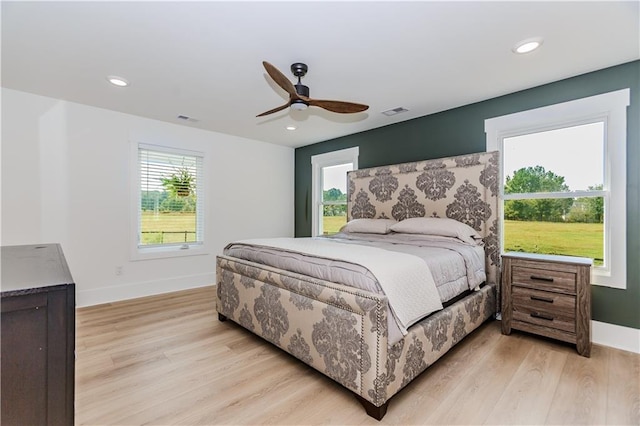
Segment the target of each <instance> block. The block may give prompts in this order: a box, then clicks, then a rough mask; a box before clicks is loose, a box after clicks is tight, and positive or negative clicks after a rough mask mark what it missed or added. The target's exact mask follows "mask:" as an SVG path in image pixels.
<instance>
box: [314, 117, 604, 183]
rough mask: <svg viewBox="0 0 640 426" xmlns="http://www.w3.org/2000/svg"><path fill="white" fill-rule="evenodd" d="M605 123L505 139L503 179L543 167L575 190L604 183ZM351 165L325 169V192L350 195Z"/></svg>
mask: <svg viewBox="0 0 640 426" xmlns="http://www.w3.org/2000/svg"><path fill="white" fill-rule="evenodd" d="M603 135H604V123H602V122H598V123H591V124H585V125H580V126H575V127H568V128H563V129H558V130H551V131H548V132H540V133H534V134H529V135H524V136H516V137H511V138H505V140H504V177H505V179H506V177H507V176H513V174H514V172H515V171H516V170H519V169H521V168H523V167H534V166H542V167H544V168H545V170H546V171H551V172H553V173H555V174H556V175H558V176H563V177H564V178H565V183H566V184H567V185H568V186H569V189H570V190H572V191H579V190H586V189H587V188H588V187H589V186H595V185H597V184H602V182H603V176H604V146H603V138H604V136H603ZM351 167H352V165H351V164H347V165H340V166H333V167H325V168H324V189H325V190H327V189H331V188H338V189H339V190H340V191H342V192H343V193H346V192H347V171H348V170H351Z"/></svg>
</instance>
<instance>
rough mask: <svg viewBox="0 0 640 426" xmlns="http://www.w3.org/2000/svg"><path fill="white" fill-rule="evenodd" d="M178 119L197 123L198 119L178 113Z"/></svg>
mask: <svg viewBox="0 0 640 426" xmlns="http://www.w3.org/2000/svg"><path fill="white" fill-rule="evenodd" d="M178 120H182V121H188V122H190V123H197V122H198V121H200V120H198V119H197V118H191V117H189V116H186V115H179V116H178Z"/></svg>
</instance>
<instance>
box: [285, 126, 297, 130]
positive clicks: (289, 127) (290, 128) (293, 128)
mask: <svg viewBox="0 0 640 426" xmlns="http://www.w3.org/2000/svg"><path fill="white" fill-rule="evenodd" d="M285 129H287V130H295V129H296V126H287V127H285Z"/></svg>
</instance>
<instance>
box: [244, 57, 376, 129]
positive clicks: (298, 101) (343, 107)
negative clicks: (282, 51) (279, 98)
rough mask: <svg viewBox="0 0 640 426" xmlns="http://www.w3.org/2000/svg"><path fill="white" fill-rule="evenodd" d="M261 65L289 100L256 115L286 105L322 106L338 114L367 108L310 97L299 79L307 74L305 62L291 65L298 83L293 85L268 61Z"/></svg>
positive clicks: (300, 107)
mask: <svg viewBox="0 0 640 426" xmlns="http://www.w3.org/2000/svg"><path fill="white" fill-rule="evenodd" d="M262 65H263V66H264V69H265V70H267V74H269V76H270V77H271V78H272V79H273V81H275V82H276V84H277V85H278V86H280V87H282V88H283V89H284V90H285V91H286V92H287V93H288V94H289V102H287V103H286V104H284V105H281V106H279V107H277V108H274V109H271V110H269V111H266V112H263V113H262V114H258V115H257V116H256V117H262V116H265V115H269V114H273V113H274V112H278V111H282V110H283V109H285V108H287V107H291V109H293V110H296V111H301V110H304V109H307V107H310V106H317V107H320V108H324V109H326V110H327V111H331V112H337V113H340V114H352V113H354V112H362V111H366V110H367V109H368V108H369V106H368V105H363V104H356V103H353V102H343V101H328V100H320V99H312V98H310V97H309V88H308V87H307V86H305V85H304V84H302V81H301V79H302V77H304V76H305V74H307V70H308V67H307V65H306V64H303V63H301V62H296V63H295V64H293V65H291V72H292V73H293V75H294V76H296V77H298V83H297V84H295V85H294V84H293V83H291V81H289V79H288V78H287V77H285V76H284V74H282V73H281V72H280V71H279V70H278V69H277V68H276V67H274V66H273V65H271V64H270V63H269V62H267V61H263V62H262Z"/></svg>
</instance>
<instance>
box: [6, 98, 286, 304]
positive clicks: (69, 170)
mask: <svg viewBox="0 0 640 426" xmlns="http://www.w3.org/2000/svg"><path fill="white" fill-rule="evenodd" d="M1 93H2V151H1V154H0V155H1V159H2V161H1V164H2V169H1V179H2V206H1V207H2V217H1V224H2V228H1V235H0V242H1V244H2V245H19V244H38V243H50V242H56V243H61V244H62V248H63V250H64V253H65V256H66V258H67V262H68V263H69V267H70V269H71V273H72V275H73V277H74V280H75V282H76V286H77V287H76V296H77V305H78V306H86V305H93V304H98V303H105V302H109V301H114V300H122V299H127V298H132V297H140V296H145V295H150V294H156V293H163V292H168V291H176V290H181V289H185V288H191V287H197V286H202V285H208V284H213V283H214V282H215V256H216V255H217V254H219V253H221V252H222V249H223V248H224V246H225V245H226V244H227V243H228V242H229V241H231V240H235V239H241V238H254V237H256V238H257V237H273V236H293V233H294V218H293V217H294V216H293V212H294V207H293V186H294V173H293V171H294V150H293V149H292V148H288V147H283V146H278V145H273V144H267V143H264V142H259V141H254V140H250V139H244V138H239V137H234V136H229V135H224V134H220V133H215V132H208V131H203V130H199V129H194V128H189V127H186V126H179V125H174V124H170V123H164V122H160V121H155V120H150V119H146V118H141V117H137V116H132V115H128V114H122V113H119V112H114V111H109V110H104V109H99V108H94V107H89V106H86V105H81V104H76V103H72V102H66V101H62V100H58V99H52V98H46V97H42V96H36V95H32V94H28V93H24V92H18V91H14V90H9V89H2V92H1ZM211 119H215V118H211ZM132 142H143V143H151V144H161V145H171V146H175V147H180V148H185V149H190V150H195V151H200V152H204V153H205V156H206V157H207V159H208V164H209V165H210V167H209V169H210V170H208V176H209V179H208V182H207V185H206V216H205V226H206V231H205V239H206V240H207V241H209V242H211V251H210V252H209V254H207V255H202V256H186V257H179V258H170V259H155V260H142V261H132V260H131V259H130V246H131V240H132V239H133V238H135V229H133V230H132V229H130V228H131V226H130V216H131V209H132V208H134V207H133V206H132V205H131V202H130V194H131V190H132V189H131V176H130V173H131V169H130V162H131V161H130V160H131V158H130V157H131V154H130V143H132ZM116 267H122V272H123V273H122V275H116Z"/></svg>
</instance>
